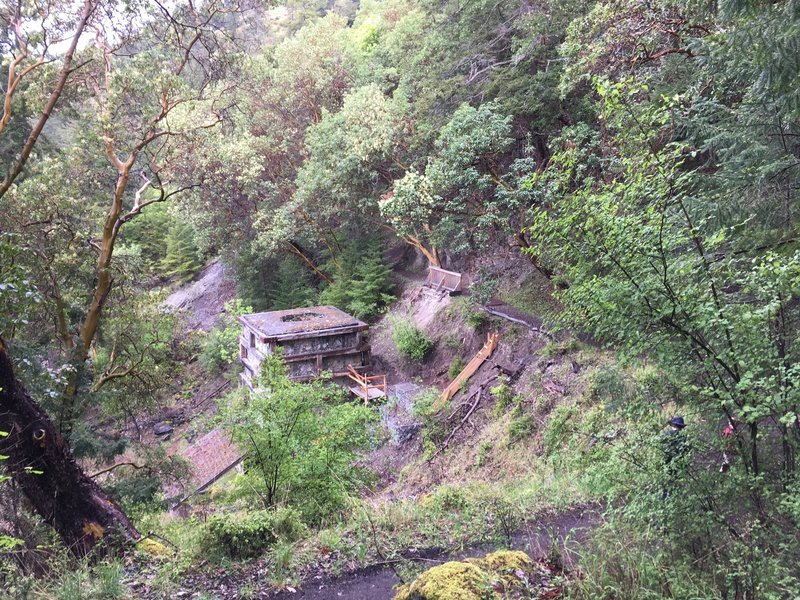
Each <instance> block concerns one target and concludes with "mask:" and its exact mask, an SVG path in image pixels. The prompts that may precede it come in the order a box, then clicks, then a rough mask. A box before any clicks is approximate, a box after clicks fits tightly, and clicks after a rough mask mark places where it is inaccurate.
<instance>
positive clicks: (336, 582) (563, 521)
mask: <svg viewBox="0 0 800 600" xmlns="http://www.w3.org/2000/svg"><path fill="white" fill-rule="evenodd" d="M599 522H600V514H599V513H598V509H597V508H594V507H593V508H587V507H582V508H576V509H573V510H570V511H567V512H564V513H559V514H554V515H550V516H546V517H542V518H540V519H537V520H535V521H532V522H530V523H528V524H527V525H526V526H525V527H523V528H522V529H521V530H519V531H517V532H516V533H514V534H513V535H512V536H511V543H510V544H504V545H497V544H486V545H480V546H476V547H474V548H470V549H467V550H465V551H464V552H460V553H455V554H436V553H433V554H432V555H430V556H426V557H424V567H425V568H426V569H427V568H430V567H432V566H435V565H437V564H441V563H443V562H446V561H448V560H461V559H464V558H469V557H477V556H483V555H484V554H486V553H488V552H491V551H493V550H497V549H499V548H509V547H510V548H511V549H512V550H523V551H525V552H527V553H528V554H529V555H530V556H532V557H534V558H536V557H543V556H546V555H547V554H548V552H549V551H550V548H551V544H552V543H553V541H554V540H557V541H558V546H559V549H560V552H561V555H562V558H563V560H564V564H565V565H567V566H569V565H571V564H574V562H575V560H576V558H577V557H576V555H575V554H574V552H573V550H574V548H575V545H576V544H580V543H582V542H583V541H585V540H586V537H587V535H588V533H589V532H590V531H591V530H592V529H593V528H594V527H596V526H597V524H598V523H599ZM409 560H414V558H413V557H409ZM399 583H400V580H399V579H398V578H397V576H396V575H395V573H394V571H392V569H391V568H389V567H387V566H375V567H369V568H366V569H363V570H360V571H356V572H354V573H349V574H346V575H342V576H340V577H337V578H334V579H324V578H319V579H318V580H316V581H313V580H312V581H309V582H306V584H305V585H304V587H303V588H302V589H301V590H298V591H297V592H294V593H292V592H288V591H285V592H279V593H278V594H276V595H274V596H270V597H271V598H275V599H277V600H290V599H303V600H390V599H391V598H392V597H394V587H395V586H396V585H397V584H399Z"/></svg>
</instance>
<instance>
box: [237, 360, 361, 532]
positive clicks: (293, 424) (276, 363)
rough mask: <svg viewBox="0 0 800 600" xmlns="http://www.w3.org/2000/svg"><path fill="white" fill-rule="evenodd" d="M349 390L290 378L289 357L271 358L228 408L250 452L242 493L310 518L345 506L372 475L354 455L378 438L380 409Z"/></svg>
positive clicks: (242, 443) (328, 514)
mask: <svg viewBox="0 0 800 600" xmlns="http://www.w3.org/2000/svg"><path fill="white" fill-rule="evenodd" d="M342 396H343V392H342V390H341V388H338V387H335V386H332V385H330V384H329V383H327V382H325V381H315V382H312V383H296V382H293V381H290V380H289V379H288V377H287V376H286V367H285V365H284V364H283V361H282V359H281V358H280V357H279V356H277V355H271V356H269V357H266V358H265V359H264V363H263V366H262V373H261V379H260V380H259V385H258V387H257V389H256V390H255V391H254V392H253V393H252V394H250V395H249V397H245V396H240V397H239V398H238V399H236V400H235V401H232V402H231V403H230V404H229V403H227V402H226V403H225V404H224V405H223V406H222V407H221V409H222V411H223V415H224V419H225V421H226V423H227V424H228V425H229V426H230V427H231V431H232V432H233V436H234V439H235V440H236V441H237V443H238V444H239V445H240V446H241V447H242V448H243V449H245V450H246V451H247V458H246V466H247V469H246V472H245V474H244V475H242V476H241V479H242V481H241V482H240V485H239V488H240V489H241V490H242V493H244V494H246V495H248V496H250V497H253V498H257V499H258V500H259V501H260V502H261V503H262V504H263V505H264V507H265V508H271V507H273V506H276V505H289V506H295V507H297V508H298V509H299V510H300V511H301V513H302V515H303V518H304V519H305V520H307V521H308V522H314V523H318V522H320V521H322V520H324V519H326V518H330V517H331V516H332V515H334V514H335V513H336V512H337V511H341V510H343V509H344V508H345V506H346V501H347V498H348V497H349V495H350V494H352V493H354V492H355V491H356V490H357V489H358V488H359V487H360V486H362V485H364V483H365V482H366V479H365V473H364V472H363V471H362V470H360V469H358V468H354V467H353V461H354V460H355V457H356V454H355V453H356V451H358V450H360V449H363V448H364V447H366V446H367V445H368V444H369V442H370V439H371V434H370V429H369V427H368V425H369V424H370V423H371V422H372V421H373V420H374V419H375V415H374V413H373V412H372V411H371V410H370V409H368V408H367V407H365V406H364V405H363V404H362V403H360V402H358V403H353V402H349V401H345V400H344V399H343V397H342Z"/></svg>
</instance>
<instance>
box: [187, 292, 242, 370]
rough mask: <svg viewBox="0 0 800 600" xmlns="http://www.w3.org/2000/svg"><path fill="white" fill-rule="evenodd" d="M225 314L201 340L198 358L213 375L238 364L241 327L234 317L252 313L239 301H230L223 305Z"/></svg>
mask: <svg viewBox="0 0 800 600" xmlns="http://www.w3.org/2000/svg"><path fill="white" fill-rule="evenodd" d="M225 312H226V314H225V315H224V316H223V317H222V318H221V319H220V321H219V322H218V323H217V324H216V325H215V326H214V329H212V330H211V331H210V332H209V333H208V335H207V336H206V338H205V340H203V348H202V350H201V352H200V357H199V358H200V364H201V365H202V366H203V368H204V369H205V370H206V371H208V372H209V373H211V374H215V375H218V374H220V373H223V372H225V371H227V370H228V369H229V368H230V367H231V366H232V365H234V364H236V363H237V362H238V357H239V334H240V333H241V332H242V326H241V325H240V324H239V321H238V320H237V319H236V317H238V316H239V315H244V314H247V313H250V312H253V309H252V308H251V307H250V306H245V305H244V304H243V303H242V301H241V300H231V301H230V302H226V303H225Z"/></svg>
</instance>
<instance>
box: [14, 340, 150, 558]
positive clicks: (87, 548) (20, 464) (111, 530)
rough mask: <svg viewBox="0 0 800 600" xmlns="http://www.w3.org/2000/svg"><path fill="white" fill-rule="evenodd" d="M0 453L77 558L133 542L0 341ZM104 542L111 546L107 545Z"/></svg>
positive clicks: (132, 531) (131, 531) (124, 521)
mask: <svg viewBox="0 0 800 600" xmlns="http://www.w3.org/2000/svg"><path fill="white" fill-rule="evenodd" d="M0 431H4V432H6V433H7V434H8V435H7V436H5V437H0V454H4V455H6V456H8V460H5V461H3V463H4V465H3V466H4V468H5V469H6V470H7V471H8V474H9V475H10V476H11V477H12V478H13V479H14V481H16V482H17V484H18V485H19V486H20V488H21V489H22V491H23V492H24V493H25V496H26V497H27V498H28V500H29V501H30V503H31V506H32V507H33V510H34V511H36V513H38V514H39V515H40V516H41V517H42V518H43V519H44V520H45V522H47V523H48V524H49V525H51V526H52V527H53V528H54V529H55V530H56V532H57V533H58V534H59V536H61V539H62V540H63V541H64V544H65V545H66V546H67V547H68V548H69V549H70V550H71V551H72V553H73V554H75V555H77V556H86V555H87V554H89V553H90V552H91V551H92V550H94V549H95V548H96V547H98V546H99V545H101V544H102V545H104V546H106V547H109V548H113V547H116V544H123V545H127V544H129V543H131V542H133V541H135V540H138V539H139V537H140V536H139V533H138V532H137V531H136V528H135V527H134V526H133V524H132V523H131V522H130V520H129V519H128V517H127V516H126V515H125V513H124V512H123V511H122V509H121V508H120V507H119V506H118V505H117V504H116V503H115V502H114V501H113V500H112V499H111V498H110V497H109V496H108V494H106V493H105V492H104V491H103V490H102V489H101V488H100V486H99V485H97V483H95V482H94V481H93V480H91V479H90V478H89V477H87V475H86V474H85V473H84V472H83V470H82V469H81V468H80V466H78V464H77V463H76V462H75V460H74V459H73V458H72V455H71V453H70V451H69V448H68V447H67V444H66V443H65V442H64V439H63V438H62V437H61V435H60V434H59V433H58V430H57V429H56V427H55V425H54V424H53V422H52V421H51V420H50V418H49V417H48V416H47V414H46V413H45V412H44V410H42V408H41V407H40V406H39V405H38V404H37V403H36V402H35V401H34V400H33V398H31V397H30V395H29V394H28V392H27V391H26V390H25V388H24V387H23V385H22V383H21V382H20V381H19V380H18V379H17V378H16V376H15V375H14V370H13V365H12V362H11V356H10V354H9V351H8V347H7V346H6V344H5V342H4V341H3V340H2V338H0ZM106 542H111V544H108V543H106Z"/></svg>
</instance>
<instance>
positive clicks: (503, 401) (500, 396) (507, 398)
mask: <svg viewBox="0 0 800 600" xmlns="http://www.w3.org/2000/svg"><path fill="white" fill-rule="evenodd" d="M499 381H500V383H498V384H497V385H496V386H494V387H492V388H490V389H489V393H490V394H491V395H492V396H494V397H495V400H496V402H495V405H494V407H492V414H493V415H494V416H495V417H499V416H500V415H502V414H503V413H504V412H505V410H506V409H507V408H508V407H509V405H510V404H511V403H512V402H513V400H514V395H513V394H512V391H511V386H510V385H508V380H507V379H506V378H505V377H500V379H499Z"/></svg>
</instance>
